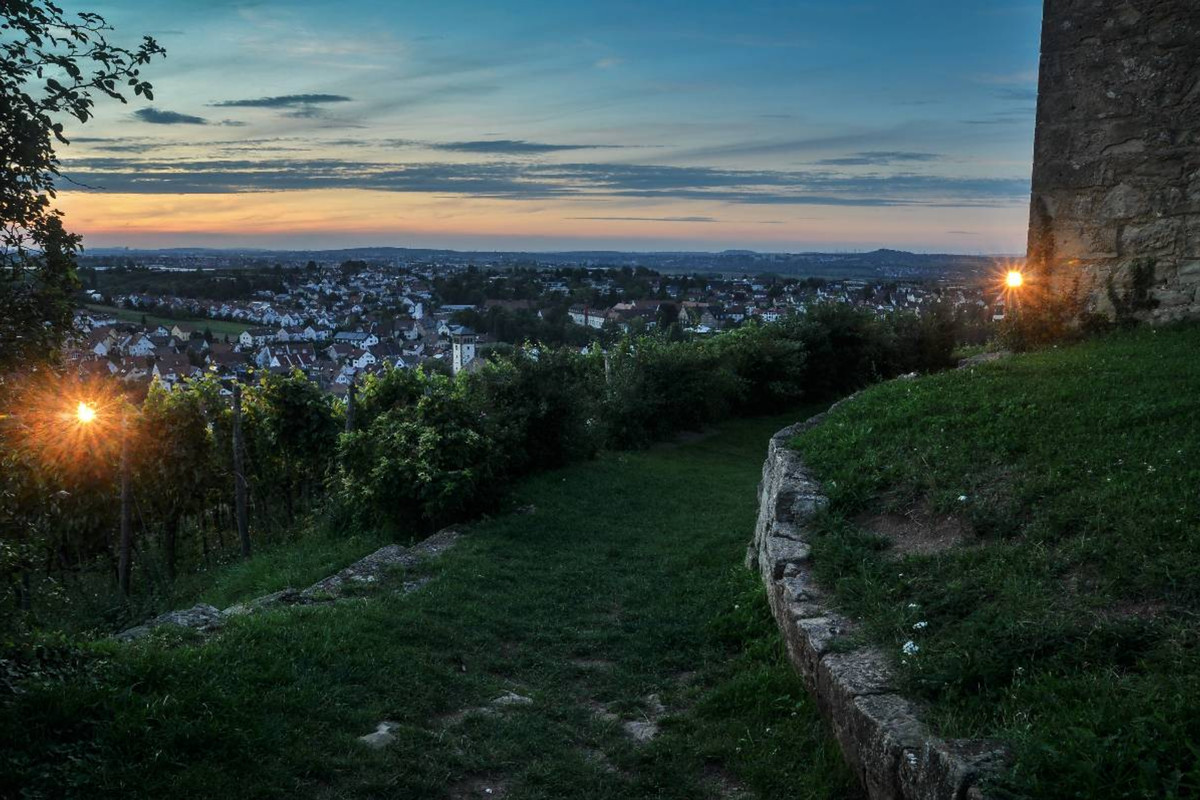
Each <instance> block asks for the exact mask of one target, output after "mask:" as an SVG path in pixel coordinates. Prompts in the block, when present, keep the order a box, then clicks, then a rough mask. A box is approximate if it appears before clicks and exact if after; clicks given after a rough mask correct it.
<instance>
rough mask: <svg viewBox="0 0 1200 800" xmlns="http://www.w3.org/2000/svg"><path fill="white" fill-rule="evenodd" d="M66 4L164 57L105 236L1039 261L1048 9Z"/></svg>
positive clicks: (91, 171)
mask: <svg viewBox="0 0 1200 800" xmlns="http://www.w3.org/2000/svg"><path fill="white" fill-rule="evenodd" d="M60 2H61V0H60ZM62 4H63V5H64V7H65V8H66V10H68V11H82V10H92V11H97V12H99V13H101V14H103V15H104V16H105V17H106V18H107V19H108V21H109V22H110V23H111V24H112V25H113V26H114V27H115V28H116V31H115V32H114V33H113V34H112V38H113V39H114V40H116V41H119V42H126V43H132V42H134V41H136V39H137V37H140V36H141V35H142V34H149V35H152V36H154V37H155V38H156V39H158V41H159V43H160V44H162V45H163V46H165V47H166V49H167V58H166V59H163V60H156V61H155V63H154V64H153V65H151V66H150V67H148V68H147V69H146V70H145V71H144V77H147V78H148V79H149V80H151V82H152V83H153V84H154V100H153V101H152V102H146V101H144V100H142V99H141V98H137V99H131V101H130V103H129V104H128V105H124V106H123V105H121V104H119V103H115V102H109V103H101V104H100V106H99V107H98V113H97V117H96V118H95V119H94V120H92V121H90V122H89V123H88V124H87V125H83V126H80V125H75V126H74V127H70V128H69V129H68V135H69V137H70V138H71V139H72V142H71V144H70V146H67V147H62V148H60V156H61V157H62V159H63V165H64V173H65V174H66V176H67V177H68V178H70V179H71V181H74V182H75V183H74V184H72V183H68V182H65V181H64V182H63V183H62V186H63V188H64V189H65V191H63V192H62V193H61V194H60V195H59V203H58V205H59V206H60V207H61V208H62V209H63V210H64V211H65V212H66V214H67V222H68V225H69V227H70V228H71V229H73V230H76V231H79V232H81V233H83V234H84V236H85V240H84V241H85V246H92V247H109V246H129V247H163V246H209V247H268V248H284V249H288V248H292V249H305V248H333V247H348V246H381V245H394V246H401V247H404V246H407V247H446V248H455V249H505V250H566V249H617V250H722V249H728V248H739V249H742V248H744V249H755V250H762V251H786V252H797V251H812V250H835V251H844V250H868V249H874V248H877V247H895V248H902V249H908V250H915V251H924V252H961V253H981V254H1001V253H1003V254H1018V253H1021V252H1023V251H1024V246H1025V229H1026V223H1027V219H1028V203H1029V182H1030V174H1031V170H1032V153H1033V126H1034V109H1035V103H1036V85H1037V59H1038V38H1039V29H1040V24H1041V8H1040V3H1039V2H1037V0H1028V1H1025V2H1019V1H1017V0H1012V1H1011V2H1010V0H879V2H871V1H870V0H866V1H864V2H857V1H856V0H790V2H757V1H755V0H741V1H740V2H732V1H731V0H720V1H719V2H717V1H715V0H714V1H710V0H687V2H675V0H640V2H626V1H625V0H606V1H605V2H593V1H592V0H570V2H562V1H561V0H557V1H553V2H550V1H547V2H542V1H540V0H491V2H482V1H481V2H460V1H459V0H438V1H437V2H427V1H426V2H416V1H415V0H395V1H394V2H377V1H374V0H339V1H338V2H318V1H317V0H107V1H106V2H91V3H85V4H84V5H73V4H72V3H71V2H69V0H68V2H65V3H62ZM77 184H83V185H85V186H87V187H91V188H87V189H84V188H79V187H78V186H77Z"/></svg>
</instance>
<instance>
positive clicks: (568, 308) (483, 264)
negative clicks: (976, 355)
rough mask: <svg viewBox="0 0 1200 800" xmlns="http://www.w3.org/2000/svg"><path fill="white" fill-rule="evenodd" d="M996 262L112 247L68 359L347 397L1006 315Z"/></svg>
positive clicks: (129, 376) (141, 375)
mask: <svg viewBox="0 0 1200 800" xmlns="http://www.w3.org/2000/svg"><path fill="white" fill-rule="evenodd" d="M997 269H1002V260H1001V259H997V258H991V257H971V256H924V255H917V254H912V253H902V252H898V251H876V252H874V253H868V254H803V255H795V256H793V255H787V254H759V253H750V252H748V251H734V252H727V253H717V254H700V253H686V254H657V253H651V254H644V255H640V254H614V253H569V254H566V253H564V254H503V253H495V254H466V253H456V252H454V251H408V250H400V249H393V248H377V249H365V250H354V251H323V252H287V251H283V252H270V253H263V252H256V251H215V250H213V251H210V250H178V251H177V250H167V251H125V250H112V251H102V252H98V253H94V254H89V255H87V256H85V257H84V258H83V259H82V260H81V267H80V277H81V281H82V284H83V287H84V288H83V290H82V291H81V292H80V304H79V308H78V310H77V312H76V317H75V319H76V335H75V336H74V337H73V339H72V341H71V343H70V346H69V347H68V349H67V357H68V359H69V361H70V362H72V363H73V364H74V365H75V366H76V368H77V369H78V370H79V371H80V372H82V373H85V374H89V375H96V376H112V377H115V378H117V379H120V380H122V381H125V382H127V383H129V384H131V385H135V386H136V385H138V384H143V385H149V383H151V382H152V381H158V382H160V383H161V384H162V385H163V386H165V387H167V388H171V387H173V386H175V385H177V384H178V383H179V382H180V381H184V380H187V379H189V378H194V377H197V376H199V375H211V376H216V377H218V378H220V379H221V380H222V381H223V382H226V383H228V382H231V381H234V380H242V381H245V380H249V379H252V378H253V376H254V375H256V374H262V373H263V372H275V373H291V372H293V371H296V370H299V371H301V372H303V373H304V374H305V375H306V376H308V377H309V378H310V379H311V380H313V381H315V382H316V383H317V384H318V385H320V386H321V387H322V388H323V389H325V390H327V391H329V392H331V393H334V394H345V393H346V392H347V391H348V389H349V387H350V385H351V384H353V383H355V382H356V381H360V380H361V379H362V378H363V377H365V376H366V375H368V374H372V373H376V372H379V371H381V370H385V369H392V368H402V369H416V368H418V367H423V368H425V369H426V370H442V371H446V372H451V373H453V372H457V371H460V370H463V369H468V370H469V369H473V368H475V367H477V366H478V365H479V364H480V363H482V360H483V359H484V358H485V357H486V353H487V351H488V350H489V349H490V348H495V347H504V346H506V345H507V346H511V345H520V344H523V343H527V342H528V343H543V344H547V345H554V346H573V347H578V348H580V349H587V348H591V347H601V348H602V347H605V346H606V345H607V344H610V343H612V342H613V341H615V340H616V339H618V338H620V337H621V336H622V335H626V334H638V333H645V332H650V331H654V330H658V331H659V332H660V333H664V334H666V335H672V336H677V337H703V336H708V335H712V334H715V333H717V332H719V331H722V330H727V329H731V328H736V327H739V326H742V325H747V324H767V325H769V324H774V323H778V322H779V321H781V320H783V319H786V318H788V317H790V316H793V315H796V314H799V313H802V312H803V311H804V309H806V308H807V307H809V306H811V305H813V304H818V303H838V304H848V305H852V306H855V307H858V308H862V309H868V310H871V311H873V312H876V313H878V314H881V315H882V314H890V313H893V312H897V311H900V312H911V313H914V314H917V315H920V314H927V313H932V312H933V311H934V310H935V309H937V310H938V312H939V313H949V314H952V315H953V316H954V317H955V318H956V319H957V320H958V321H959V322H960V323H961V324H962V325H964V326H966V327H967V328H973V329H975V330H978V331H981V332H984V335H986V330H987V326H989V325H990V324H993V323H995V322H997V321H999V320H1001V319H1003V317H1004V296H1003V294H1001V293H999V292H998V291H997V290H996V288H995V281H994V279H993V278H994V275H995V274H996V271H997Z"/></svg>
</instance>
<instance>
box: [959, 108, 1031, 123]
mask: <svg viewBox="0 0 1200 800" xmlns="http://www.w3.org/2000/svg"><path fill="white" fill-rule="evenodd" d="M1036 115H1037V108H1036V107H1035V106H1029V107H1028V108H1017V109H1012V110H1009V111H996V112H993V113H992V114H989V115H988V116H986V117H979V118H977V119H964V120H963V124H964V125H1014V124H1021V125H1027V124H1032V123H1033V117H1035V116H1036Z"/></svg>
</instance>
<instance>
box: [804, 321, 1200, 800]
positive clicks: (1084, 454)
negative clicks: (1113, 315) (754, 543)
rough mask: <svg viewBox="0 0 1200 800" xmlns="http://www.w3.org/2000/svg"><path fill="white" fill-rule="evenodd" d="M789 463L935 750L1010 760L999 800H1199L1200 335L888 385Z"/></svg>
mask: <svg viewBox="0 0 1200 800" xmlns="http://www.w3.org/2000/svg"><path fill="white" fill-rule="evenodd" d="M795 446H796V447H798V448H799V449H800V450H801V451H802V452H803V453H804V456H805V459H806V461H807V462H808V463H809V464H810V465H811V466H812V467H813V468H814V469H815V470H816V471H817V473H818V475H819V477H820V478H821V479H822V480H823V481H824V482H825V485H826V488H827V491H828V492H829V494H830V499H831V506H830V511H829V513H828V514H826V515H825V516H824V518H823V519H821V521H820V524H819V527H820V532H819V534H818V535H817V536H816V541H815V547H814V564H815V567H816V569H817V570H818V576H819V578H820V579H821V580H823V581H824V582H825V583H826V584H827V585H831V586H833V587H835V589H836V597H837V600H838V602H839V603H840V604H841V605H842V606H843V607H844V608H845V610H846V611H847V612H849V613H850V614H852V615H854V616H858V617H861V618H863V619H864V620H865V621H866V623H867V624H866V629H867V635H869V636H871V637H873V638H874V639H875V640H876V641H879V642H881V643H883V645H884V646H885V647H886V648H887V649H889V650H890V651H891V652H893V653H895V654H896V657H897V660H898V662H899V663H900V665H901V669H902V671H903V673H904V675H905V678H906V680H907V682H908V685H909V686H908V688H909V691H911V692H912V693H914V694H916V695H919V696H921V697H923V698H925V699H927V700H928V701H930V702H931V704H932V708H933V714H934V719H935V720H936V722H937V723H938V725H939V726H940V727H941V729H942V732H943V733H944V734H946V735H949V736H980V735H983V736H997V737H1001V738H1004V739H1007V740H1009V741H1010V742H1011V743H1012V744H1013V746H1014V751H1015V755H1016V763H1015V766H1014V767H1013V769H1012V770H1011V772H1010V773H1009V774H1007V775H1006V776H1005V777H1004V778H1003V780H1002V781H1000V783H999V784H998V785H997V786H996V787H994V796H996V797H1036V798H1056V797H1072V798H1109V797H1184V796H1196V795H1197V793H1200V745H1198V743H1200V617H1198V612H1200V327H1196V326H1188V327H1176V328H1164V329H1160V330H1139V331H1136V332H1132V333H1122V334H1114V335H1111V336H1108V337H1104V338H1101V339H1099V340H1095V341H1091V342H1088V343H1085V344H1082V345H1078V346H1073V347H1065V348H1061V349H1055V350H1051V351H1047V352H1043V353H1039V354H1033V355H1026V356H1020V357H1015V358H1012V359H1009V360H1006V361H1003V362H999V363H995V364H990V365H985V366H980V367H976V368H974V369H970V370H962V371H957V372H952V373H947V374H943V375H937V376H932V377H927V378H922V379H918V380H911V381H896V382H892V383H889V384H885V385H882V386H878V387H876V388H874V389H872V390H869V391H868V392H866V393H864V394H863V395H861V396H860V397H859V398H857V399H856V400H854V401H852V402H850V403H847V404H844V405H843V406H841V407H839V408H838V409H837V410H836V411H835V412H834V413H833V414H831V415H830V417H829V418H828V420H827V421H826V422H825V423H824V424H822V425H820V426H818V427H817V428H815V429H812V430H810V431H808V432H806V433H804V434H802V435H801V436H800V437H798V439H797V441H796V442H795ZM888 514H890V515H892V516H891V517H890V518H891V519H893V520H894V519H897V518H898V517H897V515H901V516H904V515H906V516H907V519H909V520H910V521H915V522H918V523H922V524H929V525H934V526H935V527H936V525H937V524H939V523H943V524H949V529H950V530H952V531H957V532H958V538H959V542H958V543H957V544H955V545H953V546H951V547H949V548H948V549H945V550H941V551H938V552H925V553H920V552H914V551H913V549H911V548H910V549H909V550H908V551H907V554H903V553H899V552H897V550H896V549H895V548H894V547H892V546H891V540H889V539H888V538H886V537H885V536H881V535H880V533H881V532H883V533H886V532H887V531H886V529H881V528H880V527H879V526H878V524H877V523H876V522H875V521H876V520H879V519H881V518H883V517H884V516H885V515H888ZM941 530H943V531H944V530H946V528H945V527H943V528H942V529H941ZM918 623H926V624H925V625H919V624H918ZM908 641H912V642H913V643H915V645H916V646H917V647H919V651H918V652H917V653H915V654H914V655H912V656H909V657H904V658H903V659H902V658H901V647H902V646H903V645H904V644H905V643H906V642H908Z"/></svg>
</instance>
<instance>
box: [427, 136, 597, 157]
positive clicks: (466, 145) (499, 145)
mask: <svg viewBox="0 0 1200 800" xmlns="http://www.w3.org/2000/svg"><path fill="white" fill-rule="evenodd" d="M429 147H430V148H431V149H433V150H446V151H449V152H452V153H492V154H499V155H518V156H519V155H536V154H539V153H558V152H561V151H563V150H592V149H600V148H605V149H608V148H615V147H620V145H613V144H543V143H542V142H527V141H525V140H524V139H484V140H480V141H474V142H441V143H434V144H430V145H429Z"/></svg>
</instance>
